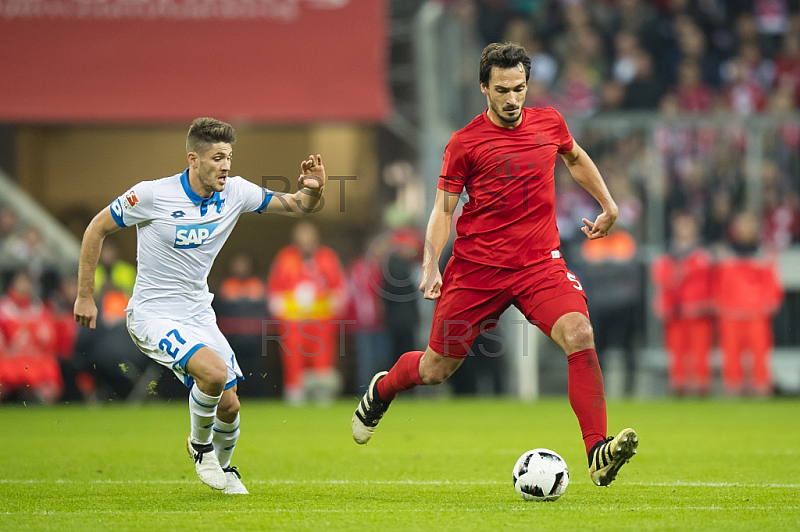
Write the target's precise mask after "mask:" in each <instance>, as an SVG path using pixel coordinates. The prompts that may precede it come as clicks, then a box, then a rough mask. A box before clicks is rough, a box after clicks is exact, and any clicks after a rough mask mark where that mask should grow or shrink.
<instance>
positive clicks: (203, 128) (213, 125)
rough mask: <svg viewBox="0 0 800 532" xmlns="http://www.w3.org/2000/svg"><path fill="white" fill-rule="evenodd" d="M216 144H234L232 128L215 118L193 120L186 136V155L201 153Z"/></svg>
mask: <svg viewBox="0 0 800 532" xmlns="http://www.w3.org/2000/svg"><path fill="white" fill-rule="evenodd" d="M217 142H227V143H228V144H233V143H235V142H236V130H234V129H233V126H232V125H230V124H227V123H225V122H223V121H221V120H217V119H216V118H207V117H204V118H195V119H194V121H193V122H192V125H191V126H190V127H189V134H188V135H186V153H189V152H192V151H193V152H195V153H203V152H205V151H206V150H207V149H208V146H210V145H211V144H215V143H217Z"/></svg>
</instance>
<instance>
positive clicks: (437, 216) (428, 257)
mask: <svg viewBox="0 0 800 532" xmlns="http://www.w3.org/2000/svg"><path fill="white" fill-rule="evenodd" d="M457 205H458V194H453V193H451V192H447V191H444V190H442V189H440V188H439V189H436V198H435V199H434V201H433V210H432V211H431V217H430V218H429V219H428V227H427V229H426V230H425V255H424V258H423V259H422V282H421V283H420V284H419V290H420V292H422V293H423V294H424V297H425V299H437V298H438V297H439V296H440V295H442V273H441V272H440V271H439V257H441V256H442V250H444V247H445V246H446V245H447V239H448V238H450V226H451V224H452V222H453V212H454V211H455V210H456V206H457Z"/></svg>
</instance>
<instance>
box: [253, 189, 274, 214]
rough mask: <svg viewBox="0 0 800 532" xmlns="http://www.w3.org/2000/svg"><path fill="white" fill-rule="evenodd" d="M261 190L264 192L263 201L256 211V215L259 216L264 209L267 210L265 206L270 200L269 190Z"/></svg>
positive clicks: (270, 193) (270, 192)
mask: <svg viewBox="0 0 800 532" xmlns="http://www.w3.org/2000/svg"><path fill="white" fill-rule="evenodd" d="M262 190H263V191H264V199H263V200H262V201H261V205H259V207H258V209H256V212H257V213H258V214H261V213H262V212H263V211H264V209H266V208H267V205H269V201H270V200H271V199H272V191H271V190H267V189H266V188H264V189H262Z"/></svg>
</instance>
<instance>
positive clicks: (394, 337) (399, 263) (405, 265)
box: [382, 227, 425, 357]
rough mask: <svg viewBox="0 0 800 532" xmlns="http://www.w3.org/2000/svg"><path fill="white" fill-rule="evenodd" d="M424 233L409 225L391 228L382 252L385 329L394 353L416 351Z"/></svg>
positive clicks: (394, 355)
mask: <svg viewBox="0 0 800 532" xmlns="http://www.w3.org/2000/svg"><path fill="white" fill-rule="evenodd" d="M424 242H425V237H424V235H423V234H422V233H421V231H419V230H417V229H412V228H409V227H398V228H395V229H393V230H392V233H391V237H390V239H389V247H388V249H386V251H385V252H384V253H383V259H382V265H383V291H384V292H385V294H384V299H383V305H384V307H383V308H384V315H385V317H386V329H387V331H388V332H389V337H390V339H391V342H392V356H393V357H397V356H399V355H400V354H402V353H407V352H408V351H413V350H414V349H415V348H414V346H415V345H417V342H416V332H417V328H418V327H419V324H420V309H419V306H418V300H419V299H420V298H421V297H422V296H421V294H420V292H419V290H418V287H419V278H420V272H419V267H420V265H419V263H420V261H421V259H422V251H423V248H422V246H423V243H424Z"/></svg>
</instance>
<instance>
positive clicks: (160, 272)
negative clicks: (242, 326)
mask: <svg viewBox="0 0 800 532" xmlns="http://www.w3.org/2000/svg"><path fill="white" fill-rule="evenodd" d="M235 142H236V132H235V131H234V129H233V127H231V126H230V125H229V124H226V123H225V122H221V121H219V120H215V119H213V118H198V119H195V120H194V122H193V123H192V125H191V127H190V128H189V133H188V135H187V139H186V152H187V159H188V161H189V167H188V168H187V169H186V170H184V171H183V172H182V173H179V174H175V175H173V176H171V177H165V178H162V179H156V180H154V181H142V182H140V183H137V184H136V185H134V186H133V188H131V189H130V190H128V191H127V192H126V193H125V194H123V195H122V196H120V197H119V198H117V199H116V200H114V201H113V202H112V203H111V205H110V206H109V207H108V208H105V209H103V210H102V211H100V212H99V213H98V214H97V216H95V217H94V219H93V220H92V221H91V223H90V224H89V226H88V227H87V228H86V232H85V233H84V235H83V243H82V245H81V257H80V266H79V270H78V297H77V299H76V300H75V308H74V314H75V321H77V322H79V323H80V324H81V325H84V326H86V327H89V328H90V329H94V328H95V325H96V320H97V306H96V305H95V301H94V272H95V269H96V268H97V261H98V259H99V256H100V248H101V246H102V244H103V239H104V238H105V236H106V235H108V234H110V233H113V232H115V231H117V230H119V229H121V228H123V227H130V226H132V225H135V226H136V233H137V253H136V255H137V263H138V267H137V274H136V284H135V286H134V289H133V296H132V297H131V300H130V302H129V304H128V308H127V309H126V312H127V314H128V320H127V323H128V331H129V332H130V335H131V338H132V339H133V341H134V343H135V344H136V345H137V346H138V347H139V349H141V351H142V352H143V353H144V354H146V355H147V356H148V357H150V358H152V359H153V360H155V361H156V362H158V363H159V364H162V365H164V366H166V367H168V368H170V369H171V370H172V371H173V372H174V373H175V375H176V376H177V377H178V378H179V379H181V380H182V381H183V382H184V384H185V385H186V386H187V387H188V388H189V390H190V391H189V413H190V419H191V432H190V435H189V438H188V439H187V442H186V448H187V450H188V452H189V455H190V457H191V458H192V459H193V460H194V463H195V469H196V471H197V475H198V476H199V477H200V480H202V481H203V482H204V483H205V484H207V485H209V486H211V487H212V488H214V489H216V490H222V491H223V492H225V493H240V494H245V493H247V489H246V488H245V486H244V484H242V481H241V476H240V475H239V471H238V470H237V469H236V468H235V467H232V466H231V465H230V463H231V455H232V454H233V449H234V447H235V446H236V441H237V439H238V438H239V400H238V398H237V396H236V382H237V379H239V378H242V372H241V370H240V369H239V364H238V363H237V362H236V356H235V354H234V353H233V350H232V349H231V347H230V345H228V342H227V340H226V339H225V337H224V336H223V335H222V333H221V332H220V330H219V328H218V327H217V324H216V316H215V314H214V311H213V310H212V308H211V300H212V298H213V295H212V294H211V293H210V292H209V290H208V284H207V278H208V272H209V271H210V270H211V265H212V264H213V263H214V259H215V258H216V256H217V254H218V253H219V251H220V249H221V248H222V246H223V244H224V243H225V241H226V240H227V238H228V236H229V235H230V233H231V231H232V230H233V227H234V225H235V224H236V221H237V220H238V219H239V216H240V215H241V214H242V213H244V212H257V213H262V212H270V213H276V214H285V215H289V216H303V215H305V214H307V213H309V212H311V211H313V210H314V209H315V207H317V205H318V203H319V200H320V198H321V196H322V190H323V187H324V185H325V180H326V175H325V168H324V167H323V165H322V158H321V157H320V156H319V155H316V156H313V155H312V156H309V158H308V159H306V160H304V161H303V162H302V163H301V165H300V166H301V172H302V173H301V175H300V178H299V181H298V183H299V187H300V189H299V190H298V191H297V192H296V193H294V194H284V193H280V192H273V191H271V190H268V189H266V188H262V187H260V186H257V185H255V184H253V183H251V182H250V181H247V180H245V179H242V178H241V177H238V176H230V175H229V172H230V169H231V154H232V151H233V150H232V147H233V144H234V143H235Z"/></svg>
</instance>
